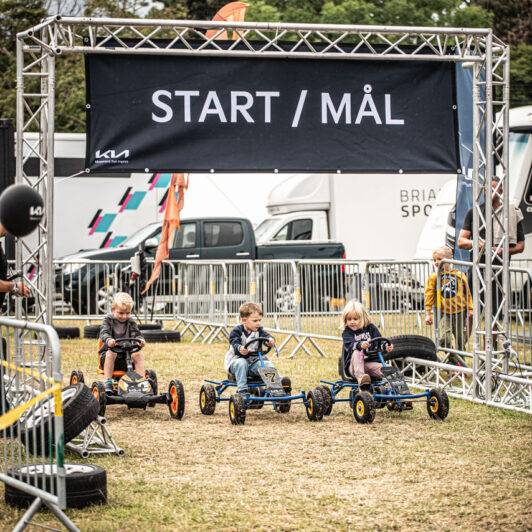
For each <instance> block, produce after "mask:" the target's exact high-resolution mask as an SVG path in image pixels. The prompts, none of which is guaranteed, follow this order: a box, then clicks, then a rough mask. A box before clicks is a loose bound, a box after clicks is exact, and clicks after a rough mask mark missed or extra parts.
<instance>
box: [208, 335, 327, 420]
mask: <svg viewBox="0 0 532 532" xmlns="http://www.w3.org/2000/svg"><path fill="white" fill-rule="evenodd" d="M268 340H270V338H265V337H262V336H260V337H258V338H252V339H251V340H248V341H247V342H246V344H245V345H244V347H247V346H249V345H251V344H252V343H254V342H258V343H259V350H258V351H257V355H258V357H259V361H260V367H259V368H258V372H259V376H257V377H255V376H252V375H248V391H247V393H246V394H239V393H233V394H232V395H231V396H230V397H223V393H224V392H225V391H226V390H227V389H230V388H236V381H235V377H234V375H232V374H231V373H228V374H227V379H225V380H223V381H214V380H210V379H205V382H206V383H207V384H204V385H203V386H202V387H201V390H200V394H199V405H200V410H201V413H202V414H204V415H206V416H210V415H212V414H214V411H215V410H216V404H217V403H221V402H222V401H228V402H229V419H230V420H231V423H232V424H233V425H243V424H244V423H245V422H246V411H247V410H253V409H261V408H262V407H263V406H264V405H265V404H266V403H270V404H271V405H273V408H274V410H275V411H277V412H279V413H281V414H286V413H287V412H289V411H290V408H291V406H292V404H293V403H294V402H297V401H300V402H301V403H303V404H304V405H305V408H306V410H307V417H308V419H309V420H310V421H320V420H321V419H322V418H323V413H322V412H323V397H322V395H321V392H320V391H319V390H312V391H311V392H309V393H308V395H305V392H304V391H303V390H302V391H301V393H299V394H297V395H292V391H291V383H290V380H289V379H288V378H287V377H283V378H282V379H281V376H280V375H279V372H278V371H277V370H276V369H275V368H273V367H267V366H265V365H264V359H263V357H264V356H265V355H266V354H267V353H269V352H270V350H271V347H268V349H266V351H264V353H263V352H262V349H263V346H264V344H265V343H266V342H268ZM275 350H276V352H277V348H275Z"/></svg>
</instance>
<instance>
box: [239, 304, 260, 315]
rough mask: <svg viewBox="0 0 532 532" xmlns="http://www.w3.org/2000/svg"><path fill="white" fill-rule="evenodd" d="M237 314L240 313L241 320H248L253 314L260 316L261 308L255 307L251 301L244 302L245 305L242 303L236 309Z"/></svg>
mask: <svg viewBox="0 0 532 532" xmlns="http://www.w3.org/2000/svg"><path fill="white" fill-rule="evenodd" d="M238 312H239V313H240V317H241V318H249V317H250V316H251V315H252V314H253V313H254V312H256V313H257V314H259V315H260V316H262V308H261V306H260V305H257V303H253V301H246V302H245V303H242V305H240V308H239V309H238Z"/></svg>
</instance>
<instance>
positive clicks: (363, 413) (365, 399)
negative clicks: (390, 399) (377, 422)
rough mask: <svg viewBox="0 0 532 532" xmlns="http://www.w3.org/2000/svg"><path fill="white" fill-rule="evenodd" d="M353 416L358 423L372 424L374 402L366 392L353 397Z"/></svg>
mask: <svg viewBox="0 0 532 532" xmlns="http://www.w3.org/2000/svg"><path fill="white" fill-rule="evenodd" d="M353 414H354V416H355V419H356V420H357V422H358V423H373V420H374V419H375V401H374V400H373V397H372V396H371V394H369V393H368V392H358V393H357V394H356V395H355V401H354V404H353Z"/></svg>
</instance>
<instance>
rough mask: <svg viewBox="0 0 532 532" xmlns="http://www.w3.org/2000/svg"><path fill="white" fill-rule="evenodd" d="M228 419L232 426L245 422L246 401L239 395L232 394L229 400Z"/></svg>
mask: <svg viewBox="0 0 532 532" xmlns="http://www.w3.org/2000/svg"><path fill="white" fill-rule="evenodd" d="M229 419H230V420H231V423H232V424H233V425H243V424H244V423H245V422H246V400H245V399H244V397H243V396H242V395H240V394H239V393H234V394H233V395H232V396H231V398H230V399H229Z"/></svg>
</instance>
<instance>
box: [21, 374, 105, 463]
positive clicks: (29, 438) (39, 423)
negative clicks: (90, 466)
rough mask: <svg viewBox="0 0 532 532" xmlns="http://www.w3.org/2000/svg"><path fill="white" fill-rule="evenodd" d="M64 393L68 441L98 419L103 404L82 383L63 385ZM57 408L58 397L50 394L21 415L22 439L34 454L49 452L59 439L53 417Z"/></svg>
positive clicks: (64, 429)
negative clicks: (55, 401) (55, 406)
mask: <svg viewBox="0 0 532 532" xmlns="http://www.w3.org/2000/svg"><path fill="white" fill-rule="evenodd" d="M61 396H62V400H63V433H64V443H68V442H69V441H70V440H72V439H73V438H75V437H76V436H77V435H78V434H80V433H81V432H83V430H84V429H86V428H87V427H88V426H89V425H90V424H91V423H92V422H93V421H94V420H95V419H96V417H97V416H98V410H99V408H100V407H99V404H98V401H97V400H96V399H95V397H94V396H93V395H92V393H91V390H90V388H88V387H87V386H85V384H83V383H81V382H80V383H78V384H74V385H73V386H67V387H66V388H63V390H62V392H61ZM53 410H54V398H53V396H48V397H47V398H46V399H44V400H43V401H41V402H39V403H37V405H36V406H35V407H34V408H31V409H30V410H29V411H28V413H27V414H26V415H25V416H24V417H23V418H21V434H20V440H21V441H22V443H23V444H24V446H25V447H26V449H27V450H28V451H29V452H30V453H32V454H44V455H45V456H48V455H49V453H50V451H51V449H52V447H53V444H54V441H55V439H54V438H55V429H54V422H53V416H50V413H51V412H53ZM43 445H44V447H43Z"/></svg>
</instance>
